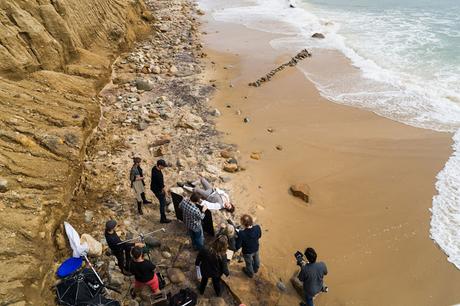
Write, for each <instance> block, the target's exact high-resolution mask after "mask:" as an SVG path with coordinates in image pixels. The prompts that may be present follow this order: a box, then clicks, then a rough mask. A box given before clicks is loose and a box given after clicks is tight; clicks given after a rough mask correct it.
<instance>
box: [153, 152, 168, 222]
mask: <svg viewBox="0 0 460 306" xmlns="http://www.w3.org/2000/svg"><path fill="white" fill-rule="evenodd" d="M166 167H167V164H166V162H165V161H164V160H163V159H159V160H158V161H157V164H156V165H155V166H153V168H152V177H151V181H150V190H152V192H153V194H154V195H155V196H156V197H157V199H158V202H160V216H161V217H160V223H169V222H171V220H169V219H167V218H166V212H165V209H166V190H165V182H164V177H163V172H162V171H161V170H163V169H164V168H166Z"/></svg>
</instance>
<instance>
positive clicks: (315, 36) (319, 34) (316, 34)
mask: <svg viewBox="0 0 460 306" xmlns="http://www.w3.org/2000/svg"><path fill="white" fill-rule="evenodd" d="M311 37H313V38H319V39H323V38H325V36H324V34H323V33H315V34H313V35H312V36H311Z"/></svg>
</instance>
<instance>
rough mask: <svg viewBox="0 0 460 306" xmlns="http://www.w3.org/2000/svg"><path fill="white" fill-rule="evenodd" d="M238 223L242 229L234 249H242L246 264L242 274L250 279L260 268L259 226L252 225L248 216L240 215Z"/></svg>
mask: <svg viewBox="0 0 460 306" xmlns="http://www.w3.org/2000/svg"><path fill="white" fill-rule="evenodd" d="M240 222H241V225H242V226H243V228H244V229H243V230H239V231H238V237H237V239H236V249H237V250H239V249H240V248H242V253H243V258H244V262H245V263H246V267H244V268H243V272H244V273H245V274H246V275H247V276H248V277H251V278H252V277H253V276H254V274H255V273H257V271H259V267H260V258H259V239H260V238H261V237H262V230H261V228H260V226H259V225H253V224H254V221H253V220H252V217H251V216H250V215H242V216H241V219H240Z"/></svg>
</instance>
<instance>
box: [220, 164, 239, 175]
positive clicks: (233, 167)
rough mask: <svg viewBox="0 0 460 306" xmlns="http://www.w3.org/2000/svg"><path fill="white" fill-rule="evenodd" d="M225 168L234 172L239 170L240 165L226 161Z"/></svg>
mask: <svg viewBox="0 0 460 306" xmlns="http://www.w3.org/2000/svg"><path fill="white" fill-rule="evenodd" d="M223 169H224V171H226V172H230V173H234V172H236V171H238V165H237V164H230V163H225V164H224V168H223Z"/></svg>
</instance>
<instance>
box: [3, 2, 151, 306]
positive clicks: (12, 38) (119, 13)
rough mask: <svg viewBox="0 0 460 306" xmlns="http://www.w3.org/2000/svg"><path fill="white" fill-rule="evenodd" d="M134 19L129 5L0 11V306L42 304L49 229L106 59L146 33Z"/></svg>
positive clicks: (81, 145)
mask: <svg viewBox="0 0 460 306" xmlns="http://www.w3.org/2000/svg"><path fill="white" fill-rule="evenodd" d="M144 11H145V7H144V4H142V3H141V2H139V1H120V0H54V1H36V0H21V1H17V0H2V1H0V108H1V110H2V112H1V113H0V178H1V179H2V181H5V182H7V183H6V184H3V183H2V187H1V188H0V190H1V192H0V235H1V236H2V239H1V241H0V271H1V277H0V300H1V301H2V303H5V304H14V303H23V304H28V305H29V304H30V305H32V304H33V305H45V304H48V301H51V300H52V297H51V295H52V292H51V291H50V290H48V287H49V285H50V284H52V282H53V281H54V280H53V275H54V269H53V268H52V266H51V265H52V264H53V261H54V254H55V253H54V251H55V248H56V247H58V246H60V247H61V248H63V247H65V243H66V240H65V239H64V238H63V235H62V232H61V231H60V230H58V227H57V225H58V224H61V223H62V222H61V221H62V218H63V217H64V216H66V215H67V214H68V213H69V211H70V209H71V208H70V206H71V203H70V198H71V195H72V193H73V189H74V188H75V187H76V186H77V184H78V180H79V176H80V171H81V159H82V157H83V156H84V153H85V148H86V142H87V139H88V137H89V136H90V134H91V131H92V129H93V128H94V126H95V124H96V123H97V121H98V119H99V116H100V112H99V105H98V101H97V99H96V95H97V92H98V90H99V89H100V87H101V85H102V84H103V83H104V82H105V81H106V80H107V79H108V77H109V75H110V70H111V69H110V64H111V58H112V57H113V55H114V54H116V53H118V52H119V51H120V49H121V48H125V47H129V46H130V45H131V43H132V42H133V41H134V40H135V38H136V36H138V35H141V34H143V33H145V32H146V31H147V30H148V27H147V26H146V24H145V22H144V21H143V19H142V15H143V12H144ZM69 255H70V254H69V252H68V251H66V252H65V254H63V256H69ZM32 301H33V302H32Z"/></svg>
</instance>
